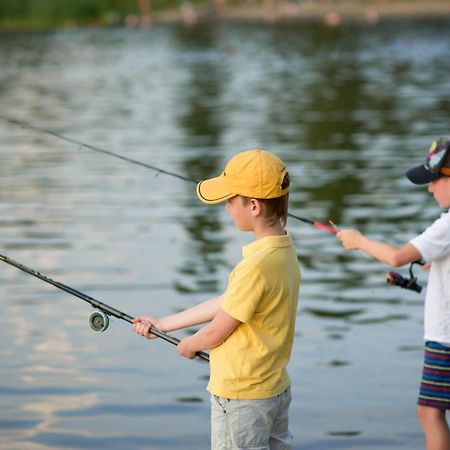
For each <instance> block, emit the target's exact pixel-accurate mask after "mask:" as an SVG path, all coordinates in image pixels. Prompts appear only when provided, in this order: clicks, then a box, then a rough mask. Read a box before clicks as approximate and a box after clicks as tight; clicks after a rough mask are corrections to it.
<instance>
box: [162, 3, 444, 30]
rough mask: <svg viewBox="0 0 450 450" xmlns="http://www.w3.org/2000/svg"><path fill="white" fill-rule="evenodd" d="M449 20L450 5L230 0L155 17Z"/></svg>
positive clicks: (372, 21) (183, 19) (338, 22)
mask: <svg viewBox="0 0 450 450" xmlns="http://www.w3.org/2000/svg"><path fill="white" fill-rule="evenodd" d="M436 18H450V1H449V0H433V1H432V2H429V1H422V0H418V1H415V0H412V1H403V0H400V1H390V0H374V1H370V2H365V1H358V0H349V1H340V2H337V1H331V0H319V1H317V0H306V1H292V0H282V1H280V0H264V1H263V2H262V3H256V2H252V1H251V0H249V1H247V2H244V3H241V4H239V5H236V4H228V3H227V0H216V1H215V3H214V4H213V5H211V6H208V7H206V6H197V7H195V6H194V5H193V4H192V3H190V2H189V1H185V2H183V3H182V4H181V6H180V8H179V9H177V10H172V11H163V12H160V13H156V14H155V16H154V19H155V22H183V23H187V24H195V23H197V22H205V21H209V20H212V19H215V20H223V21H243V22H255V23H258V22H269V23H270V22H274V23H276V22H288V21H291V22H300V21H308V22H318V23H323V24H325V25H328V26H339V25H341V24H345V23H349V22H350V23H353V22H359V23H369V24H376V23H378V22H380V21H383V20H392V19H414V20H417V19H421V20H422V19H436Z"/></svg>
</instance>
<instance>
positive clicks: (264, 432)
mask: <svg viewBox="0 0 450 450" xmlns="http://www.w3.org/2000/svg"><path fill="white" fill-rule="evenodd" d="M290 403H291V390H290V388H288V389H286V391H284V392H283V393H281V394H280V395H277V396H276V397H272V398H267V399H262V400H230V399H227V398H223V397H217V396H215V395H211V449H213V450H231V449H232V450H238V449H242V450H243V449H252V450H269V449H270V450H288V449H291V448H292V447H291V442H292V435H291V433H290V432H289V427H288V425H289V420H288V413H289V404H290Z"/></svg>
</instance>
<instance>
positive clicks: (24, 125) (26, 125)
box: [0, 114, 338, 234]
mask: <svg viewBox="0 0 450 450" xmlns="http://www.w3.org/2000/svg"><path fill="white" fill-rule="evenodd" d="M0 119H2V120H4V121H5V122H8V123H11V124H13V125H18V126H20V127H22V128H28V129H30V130H33V131H36V132H39V133H45V134H48V135H50V136H53V137H55V138H58V139H62V140H63V141H66V142H70V143H71V144H75V145H77V146H78V147H79V148H87V149H88V150H92V151H94V152H98V153H102V154H104V155H108V156H112V157H114V158H117V159H121V160H122V161H126V162H129V163H131V164H135V165H137V166H141V167H145V168H146V169H150V170H153V171H155V172H157V173H161V174H164V175H169V176H171V177H175V178H178V179H180V180H183V181H188V182H190V183H195V184H197V183H198V182H199V181H200V180H198V181H196V180H193V179H192V178H187V177H185V176H183V175H180V174H178V173H175V172H171V171H169V170H165V169H161V168H159V167H156V166H153V165H151V164H147V163H144V162H142V161H138V160H136V159H133V158H129V157H127V156H124V155H121V154H120V153H116V152H112V151H110V150H105V149H103V148H100V147H96V146H94V145H90V144H86V143H85V142H82V141H79V140H77V139H73V138H69V137H67V136H65V135H63V134H61V133H58V132H56V131H52V130H48V129H46V128H41V127H38V126H35V125H32V124H31V123H29V122H25V121H23V120H17V119H14V118H12V117H8V116H5V115H3V114H0ZM288 216H289V217H292V218H293V219H296V220H300V221H301V222H304V223H307V224H309V225H312V226H313V227H316V228H319V229H321V230H324V231H327V232H328V233H333V234H336V233H337V232H338V230H337V228H336V227H329V226H328V225H325V224H323V223H320V222H316V221H313V220H311V219H308V218H306V217H302V216H297V215H294V214H291V213H288Z"/></svg>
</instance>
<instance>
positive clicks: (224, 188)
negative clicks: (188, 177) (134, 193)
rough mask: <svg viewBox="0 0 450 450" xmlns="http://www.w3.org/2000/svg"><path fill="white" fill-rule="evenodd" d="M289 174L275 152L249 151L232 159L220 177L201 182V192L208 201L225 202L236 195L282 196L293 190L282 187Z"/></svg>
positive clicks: (198, 186)
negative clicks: (285, 177)
mask: <svg viewBox="0 0 450 450" xmlns="http://www.w3.org/2000/svg"><path fill="white" fill-rule="evenodd" d="M286 173H287V169H286V166H285V165H284V163H283V161H282V160H281V159H280V158H278V157H277V156H275V155H274V154H273V153H270V152H268V151H266V150H260V149H253V150H247V151H245V152H241V153H238V154H237V155H236V156H234V157H233V158H231V159H230V161H228V163H227V165H226V167H225V170H224V171H223V172H222V173H221V174H220V175H219V176H218V177H216V178H211V179H209V180H204V181H200V183H198V185H197V195H198V198H199V199H200V200H201V201H202V202H203V203H208V204H214V203H220V202H224V201H225V200H228V199H229V198H231V197H234V196H236V195H242V196H244V197H250V198H259V199H267V198H276V197H281V196H283V195H284V194H287V193H288V192H289V187H287V188H285V189H282V187H281V185H282V183H283V179H284V176H285V175H286Z"/></svg>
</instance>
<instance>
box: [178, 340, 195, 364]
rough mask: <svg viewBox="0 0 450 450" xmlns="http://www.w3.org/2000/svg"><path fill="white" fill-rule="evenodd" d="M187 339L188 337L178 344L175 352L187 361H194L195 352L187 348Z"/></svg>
mask: <svg viewBox="0 0 450 450" xmlns="http://www.w3.org/2000/svg"><path fill="white" fill-rule="evenodd" d="M189 339H190V337H187V338H184V339H183V340H182V341H180V343H179V344H178V345H177V352H178V354H179V355H180V356H183V357H185V358H187V359H194V358H195V353H196V352H195V350H192V349H191V348H190V346H189V342H190V341H189Z"/></svg>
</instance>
